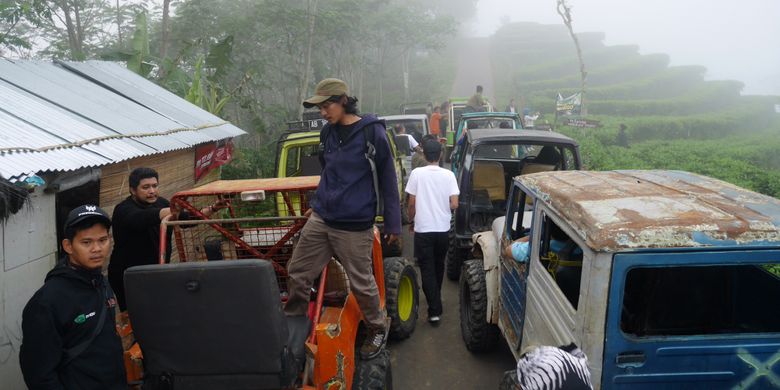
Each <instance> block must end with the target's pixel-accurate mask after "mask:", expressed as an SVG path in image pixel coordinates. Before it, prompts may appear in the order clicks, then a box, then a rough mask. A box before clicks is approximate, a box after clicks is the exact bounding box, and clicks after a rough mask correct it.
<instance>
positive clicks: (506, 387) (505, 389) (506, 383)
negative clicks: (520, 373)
mask: <svg viewBox="0 0 780 390" xmlns="http://www.w3.org/2000/svg"><path fill="white" fill-rule="evenodd" d="M498 390H520V381H518V380H517V370H509V371H504V376H503V377H502V378H501V383H500V384H499V385H498Z"/></svg>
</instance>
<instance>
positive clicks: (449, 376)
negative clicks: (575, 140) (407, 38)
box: [389, 38, 515, 390]
mask: <svg viewBox="0 0 780 390" xmlns="http://www.w3.org/2000/svg"><path fill="white" fill-rule="evenodd" d="M489 44H490V41H489V39H487V38H469V39H466V40H463V41H461V42H460V43H459V45H460V49H461V50H460V52H459V55H458V70H457V73H456V76H455V81H454V83H453V86H452V93H451V95H450V96H452V97H468V96H471V95H472V94H473V93H474V91H475V88H476V86H477V85H482V86H483V88H484V92H483V95H484V96H485V97H487V98H488V99H490V101H491V102H494V101H495V99H494V98H493V91H494V89H493V77H492V72H491V65H490V49H489ZM412 240H413V237H412V235H411V234H410V233H409V232H408V231H407V229H406V226H404V250H403V254H404V256H405V257H406V258H408V259H413V258H414V250H413V241H412ZM418 272H419V269H418ZM442 300H443V304H444V314H443V315H442V320H441V324H440V325H438V326H436V327H434V326H431V325H430V324H429V323H428V320H427V305H426V303H425V295H424V294H423V292H422V289H421V290H420V302H421V303H420V310H419V313H420V318H419V319H418V320H417V328H416V330H415V332H414V334H413V335H412V337H411V338H409V339H407V340H404V341H401V342H397V343H391V344H390V346H389V348H390V351H391V358H392V367H393V385H394V388H396V389H404V390H406V389H410V390H414V389H463V390H472V389H474V390H476V389H480V390H483V389H498V384H499V382H501V376H502V375H503V373H504V371H506V370H511V369H513V368H514V366H515V362H514V358H513V357H512V353H511V352H510V351H509V348H508V347H507V346H506V343H505V342H504V341H503V340H502V341H501V342H500V343H499V346H498V347H497V348H496V349H495V350H494V351H491V352H489V353H486V354H479V355H476V354H473V353H471V352H469V351H468V350H467V349H466V346H465V345H464V344H463V340H462V338H461V334H460V317H459V313H458V310H459V307H458V304H459V301H458V300H459V299H458V284H457V283H456V282H452V281H450V280H448V279H447V278H446V277H445V278H444V285H443V286H442Z"/></svg>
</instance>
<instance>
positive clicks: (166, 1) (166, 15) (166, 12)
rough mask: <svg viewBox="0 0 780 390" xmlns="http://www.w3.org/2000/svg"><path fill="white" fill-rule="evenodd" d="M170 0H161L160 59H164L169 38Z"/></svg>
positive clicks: (166, 54)
mask: <svg viewBox="0 0 780 390" xmlns="http://www.w3.org/2000/svg"><path fill="white" fill-rule="evenodd" d="M170 8H171V0H163V15H162V31H161V35H162V36H161V39H160V59H161V60H164V59H165V57H167V56H168V41H169V40H170V32H169V31H168V29H169V24H170V22H171V16H170Z"/></svg>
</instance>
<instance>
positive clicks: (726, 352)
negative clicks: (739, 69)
mask: <svg viewBox="0 0 780 390" xmlns="http://www.w3.org/2000/svg"><path fill="white" fill-rule="evenodd" d="M522 237H528V243H529V246H528V249H529V251H528V254H529V255H528V257H525V258H523V257H522V256H520V257H521V258H519V259H515V258H514V256H513V255H507V253H506V250H505V248H507V247H508V246H511V245H512V243H513V242H514V241H515V240H518V239H520V238H522ZM518 252H519V251H518ZM473 253H474V255H473V257H475V259H473V260H469V261H466V262H465V263H464V265H463V270H462V275H461V278H460V291H461V301H460V304H461V329H462V334H463V340H464V341H465V343H466V346H467V347H468V348H469V349H470V350H472V351H475V352H479V351H487V350H488V349H490V348H491V347H493V346H494V345H495V343H496V342H498V340H499V339H500V336H501V335H503V338H504V339H505V340H506V342H507V344H508V345H509V348H510V349H511V350H512V352H513V353H514V355H515V357H516V358H519V356H520V355H521V353H522V351H523V350H525V349H526V348H528V347H530V346H538V345H551V346H562V345H567V344H569V343H572V342H573V343H575V344H577V345H578V346H580V347H581V348H582V350H583V351H584V352H585V353H586V354H587V356H588V359H589V368H590V372H591V380H592V382H593V384H594V388H604V389H731V388H755V389H767V388H778V387H780V200H777V199H774V198H771V197H768V196H764V195H760V194H757V193H754V192H751V191H748V190H745V189H742V188H739V187H736V186H734V185H731V184H728V183H725V182H722V181H719V180H715V179H711V178H708V177H704V176H699V175H696V174H692V173H687V172H681V171H612V172H586V171H566V172H542V173H536V174H530V175H525V176H519V177H516V178H515V179H514V181H513V184H512V189H511V192H510V195H509V199H508V202H507V213H506V215H505V216H504V217H501V218H498V219H496V220H495V221H494V223H493V229H492V231H490V232H485V233H479V234H476V235H475V236H474V252H473Z"/></svg>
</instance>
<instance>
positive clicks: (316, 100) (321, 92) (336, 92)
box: [303, 78, 349, 108]
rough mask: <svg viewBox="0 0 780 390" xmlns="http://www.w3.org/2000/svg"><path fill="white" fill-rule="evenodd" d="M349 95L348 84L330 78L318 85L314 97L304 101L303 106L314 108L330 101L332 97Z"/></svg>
mask: <svg viewBox="0 0 780 390" xmlns="http://www.w3.org/2000/svg"><path fill="white" fill-rule="evenodd" d="M347 93H349V88H348V87H347V83H345V82H343V81H341V80H339V79H334V78H329V79H325V80H322V81H320V82H319V83H317V87H316V88H315V89H314V96H312V97H310V98H308V99H306V100H304V101H303V106H304V107H306V108H312V107H314V106H316V105H318V104H320V103H322V102H324V101H326V100H328V99H330V97H331V96H341V95H346V94H347Z"/></svg>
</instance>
